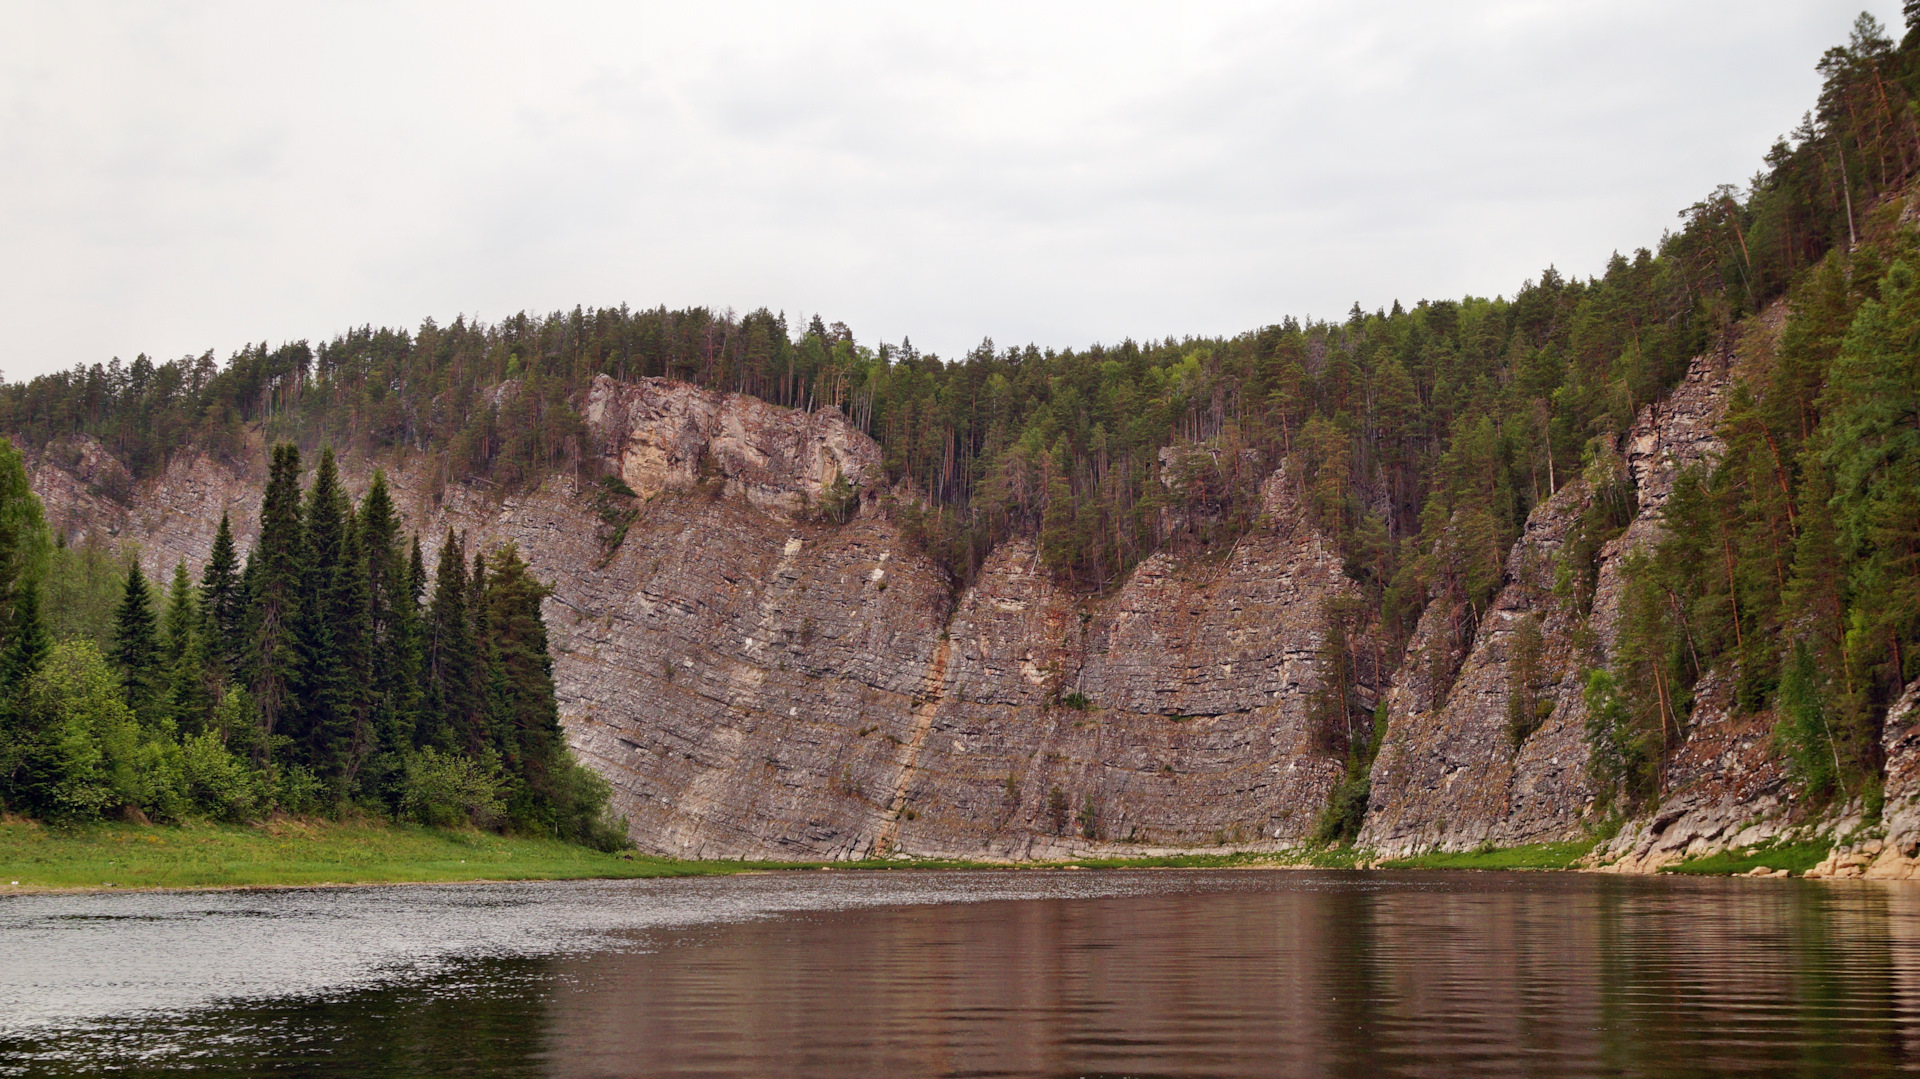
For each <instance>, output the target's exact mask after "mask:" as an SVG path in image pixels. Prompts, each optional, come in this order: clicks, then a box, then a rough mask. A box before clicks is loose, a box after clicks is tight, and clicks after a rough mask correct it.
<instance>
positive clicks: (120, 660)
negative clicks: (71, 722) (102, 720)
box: [113, 559, 164, 724]
mask: <svg viewBox="0 0 1920 1079" xmlns="http://www.w3.org/2000/svg"><path fill="white" fill-rule="evenodd" d="M113 659H114V662H115V663H117V664H119V666H120V678H121V681H122V684H123V686H124V688H125V692H126V697H127V706H128V707H129V708H132V709H133V711H134V713H135V714H136V715H138V716H139V717H140V721H141V722H142V723H147V724H154V723H158V722H159V720H160V718H161V714H160V707H159V705H160V699H159V698H160V689H161V686H162V685H163V684H164V678H163V674H162V656H161V650H160V637H159V634H158V633H157V632H155V625H154V617H153V593H152V590H151V589H149V588H148V587H147V577H146V574H144V573H141V572H140V561H139V560H138V559H134V560H133V561H132V562H131V563H130V564H129V565H128V566H127V586H126V590H125V591H124V592H122V593H121V595H120V606H119V607H118V608H117V609H116V610H115V611H114V615H113Z"/></svg>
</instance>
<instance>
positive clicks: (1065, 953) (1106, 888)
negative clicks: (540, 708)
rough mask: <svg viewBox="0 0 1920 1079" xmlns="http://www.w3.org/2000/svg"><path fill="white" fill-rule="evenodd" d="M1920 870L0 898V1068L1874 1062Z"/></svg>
mask: <svg viewBox="0 0 1920 1079" xmlns="http://www.w3.org/2000/svg"><path fill="white" fill-rule="evenodd" d="M1909 1070H1920V886H1914V885H1877V884H1872V883H1847V884H1839V885H1817V884H1806V883H1802V882H1793V881H1772V880H1766V881H1747V880H1680V879H1654V880H1646V879H1632V878H1628V879H1622V878H1613V877H1598V876H1585V875H1573V874H1497V873H1484V874H1483V873H1449V874H1419V873H1330V872H1292V871H1267V872H1260V871H1249V872H1205V873H1186V872H1125V873H1100V872H1034V871H1027V872H1002V873H958V872H956V873H930V872H908V873H874V874H845V873H787V874H769V875H764V876H746V877H725V878H709V879H698V880H671V881H624V882H588V883H571V884H503V885H467V886H450V887H411V888H367V889H343V890H309V891H290V892H261V893H199V894H171V895H100V896H18V897H11V898H6V899H0V1074H9V1075H13V1074H20V1075H41V1074H45V1075H70V1074H102V1073H113V1074H134V1075H143V1074H176V1073H191V1074H201V1075H257V1074H262V1073H273V1072H281V1073H284V1074H298V1075H354V1076H363V1075H421V1074H449V1075H557V1076H620V1075H727V1076H732V1075H752V1076H760V1075H819V1076H865V1075H886V1076H913V1075H969V1076H971V1075H1021V1076H1027V1075H1031V1076H1094V1075H1102V1076H1120V1075H1128V1076H1175V1075H1179V1076H1189V1075H1192V1076H1201V1075H1206V1076H1266V1075H1308V1076H1312V1075H1434V1076H1442V1075H1444V1076H1454V1075H1543V1076H1547V1075H1551V1076H1559V1075H1674V1076H1680V1075H1717V1074H1753V1075H1871V1074H1882V1073H1889V1072H1896V1071H1909Z"/></svg>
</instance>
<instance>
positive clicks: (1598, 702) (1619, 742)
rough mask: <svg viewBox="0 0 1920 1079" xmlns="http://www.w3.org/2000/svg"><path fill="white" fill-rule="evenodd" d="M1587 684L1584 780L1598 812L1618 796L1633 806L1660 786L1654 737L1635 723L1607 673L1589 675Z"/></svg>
mask: <svg viewBox="0 0 1920 1079" xmlns="http://www.w3.org/2000/svg"><path fill="white" fill-rule="evenodd" d="M1586 679H1587V684H1586V688H1585V690H1584V696H1585V699H1586V705H1587V729H1586V741H1587V748H1588V754H1587V778H1588V780H1589V781H1590V782H1591V783H1592V784H1593V788H1594V791H1595V794H1596V796H1597V799H1598V802H1599V805H1600V808H1602V809H1604V808H1606V807H1607V806H1608V805H1611V804H1612V803H1613V801H1614V799H1616V798H1620V797H1623V796H1624V797H1625V799H1626V800H1627V801H1628V802H1629V803H1630V804H1637V803H1638V802H1639V801H1640V800H1642V799H1644V798H1646V797H1647V796H1648V795H1650V794H1652V793H1653V791H1654V789H1655V787H1656V786H1657V784H1658V782H1659V767H1660V760H1661V757H1660V750H1661V748H1662V746H1661V745H1660V743H1659V742H1658V741H1657V738H1658V732H1655V731H1650V730H1648V729H1647V728H1646V726H1645V724H1644V723H1642V722H1640V721H1638V719H1637V718H1636V717H1635V715H1634V713H1633V712H1632V710H1631V709H1630V708H1629V707H1628V706H1627V702H1626V700H1625V699H1624V698H1623V696H1622V694H1621V692H1620V684H1619V682H1618V681H1617V680H1616V679H1615V678H1614V676H1613V675H1612V674H1611V673H1610V672H1608V671H1606V670H1604V669H1594V670H1589V671H1588V672H1587V675H1586Z"/></svg>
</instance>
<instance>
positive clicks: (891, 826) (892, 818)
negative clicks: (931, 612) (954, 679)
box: [873, 637, 953, 856]
mask: <svg viewBox="0 0 1920 1079" xmlns="http://www.w3.org/2000/svg"><path fill="white" fill-rule="evenodd" d="M952 647H953V644H952V641H951V639H949V638H944V637H943V638H942V639H941V641H940V643H939V645H938V646H937V647H935V648H934V650H933V667H932V669H931V670H930V671H928V672H927V686H928V692H927V695H926V697H925V699H924V700H922V701H921V702H920V704H919V705H917V706H916V707H915V708H914V710H913V712H914V715H913V730H912V732H911V733H910V734H909V735H908V736H907V744H906V752H905V753H903V754H902V755H901V760H900V774H899V776H897V777H896V778H895V779H894V781H893V796H892V797H891V798H889V799H887V813H886V818H885V819H884V820H883V821H882V822H881V824H880V835H879V836H878V837H877V838H876V839H874V841H873V853H874V854H875V855H876V856H884V855H886V854H888V853H890V852H891V851H892V850H893V848H894V844H896V843H898V842H899V840H900V818H901V814H903V813H905V812H906V809H907V792H908V790H909V788H910V787H911V785H912V783H913V773H914V770H915V769H917V768H919V767H920V751H921V749H922V748H923V747H924V746H925V745H926V744H927V732H929V731H931V730H933V717H934V716H935V715H937V714H938V713H939V711H940V702H941V701H943V700H945V699H946V692H947V656H948V654H949V652H950V651H951V649H952Z"/></svg>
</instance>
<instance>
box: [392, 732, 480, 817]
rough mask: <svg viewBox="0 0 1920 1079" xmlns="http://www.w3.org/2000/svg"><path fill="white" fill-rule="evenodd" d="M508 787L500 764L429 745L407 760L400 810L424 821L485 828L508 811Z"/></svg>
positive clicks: (402, 783)
mask: <svg viewBox="0 0 1920 1079" xmlns="http://www.w3.org/2000/svg"><path fill="white" fill-rule="evenodd" d="M505 787H506V780H505V778H504V777H502V776H501V775H500V768H499V766H498V765H497V764H496V763H494V762H492V761H484V762H483V761H476V760H474V759H472V758H470V757H463V756H461V755H459V754H457V753H442V752H440V751H439V750H437V749H433V748H431V747H429V748H427V749H423V750H421V751H419V752H418V753H415V754H413V755H412V756H411V757H409V758H408V759H407V766H406V778H405V779H404V780H402V782H401V792H402V793H401V797H400V810H401V812H402V813H404V814H406V815H407V816H408V817H410V818H412V819H413V820H416V821H419V822H420V823H421V824H427V825H433V826H435V827H442V828H446V827H453V826H455V825H460V824H472V825H474V826H476V827H483V828H484V827H486V826H488V825H491V824H493V823H494V822H495V821H497V820H499V819H500V815H501V813H502V812H504V811H505V809H506V802H505V800H504V799H503V798H502V792H503V791H504V789H505Z"/></svg>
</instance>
